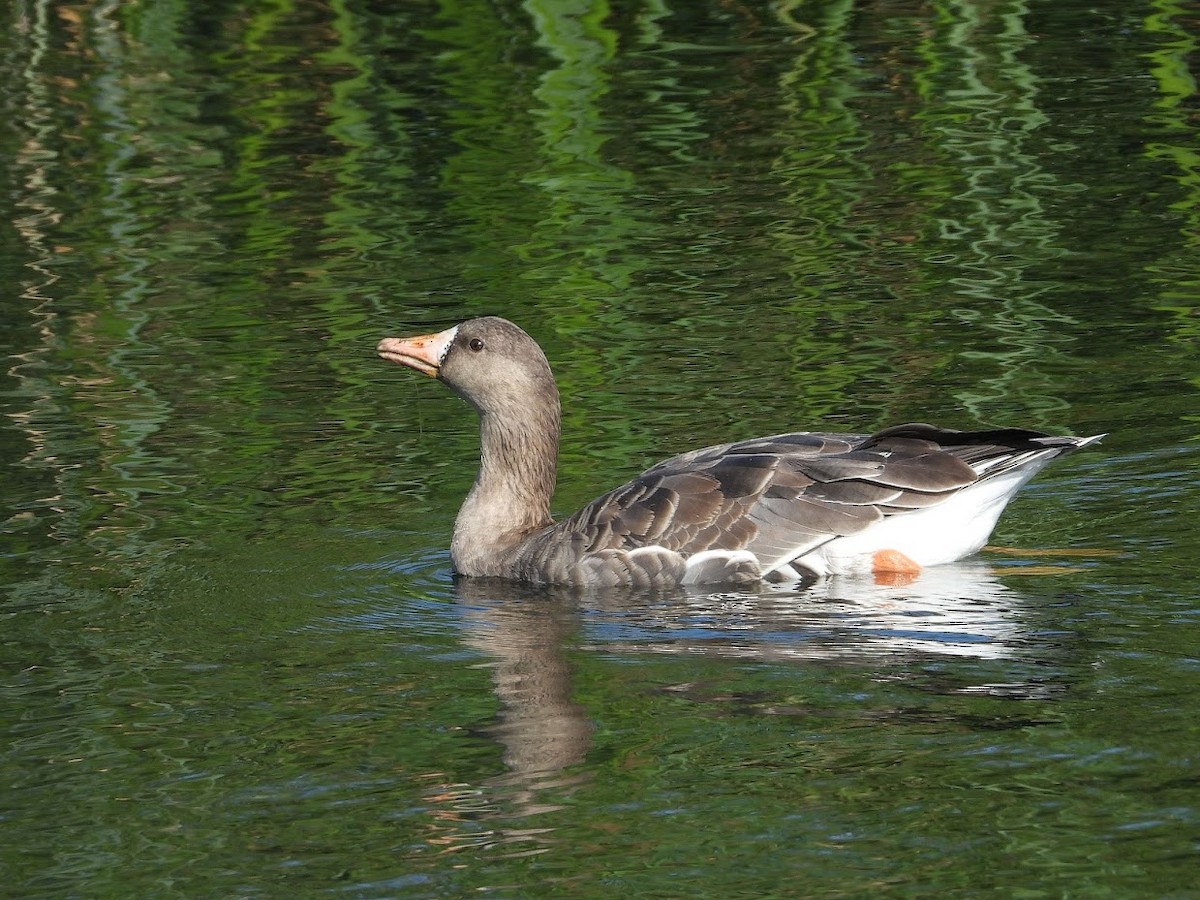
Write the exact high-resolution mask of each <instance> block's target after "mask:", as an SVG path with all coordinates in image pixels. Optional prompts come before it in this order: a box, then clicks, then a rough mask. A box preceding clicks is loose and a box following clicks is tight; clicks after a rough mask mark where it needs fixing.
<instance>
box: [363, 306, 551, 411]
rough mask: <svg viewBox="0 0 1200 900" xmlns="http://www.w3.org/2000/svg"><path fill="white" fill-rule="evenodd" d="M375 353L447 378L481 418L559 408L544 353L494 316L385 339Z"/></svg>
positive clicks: (506, 321) (434, 375) (451, 386)
mask: <svg viewBox="0 0 1200 900" xmlns="http://www.w3.org/2000/svg"><path fill="white" fill-rule="evenodd" d="M377 352H378V353H379V355H380V356H381V357H382V358H383V359H386V360H388V361H389V362H394V363H398V364H399V365H402V366H408V367H409V368H410V369H415V370H416V371H418V372H421V373H423V374H425V375H429V376H431V377H434V378H437V379H438V380H439V381H442V382H444V383H445V384H446V385H447V386H448V387H449V388H451V390H453V391H454V392H455V393H457V394H458V395H459V396H461V397H462V398H463V399H465V400H466V401H467V402H469V403H470V404H471V405H472V406H474V407H475V408H476V409H477V410H478V411H479V414H480V415H481V416H485V417H489V416H493V415H498V416H501V417H517V418H521V417H523V416H524V415H526V414H528V413H529V412H533V411H535V410H544V409H547V408H553V410H554V412H555V418H557V409H558V389H557V388H556V387H555V384H554V375H553V373H552V372H551V371H550V364H549V363H548V362H547V361H546V355H545V354H544V353H543V352H542V348H541V347H539V346H538V345H537V342H536V341H534V339H533V338H531V337H530V336H529V335H527V334H526V333H525V332H524V331H522V330H521V329H520V328H518V327H517V326H516V325H514V324H513V323H512V322H509V321H508V320H507V319H501V318H498V317H495V316H487V317H485V318H480V319H469V320H467V321H466V322H462V323H460V324H458V325H455V326H454V327H453V328H447V329H446V330H445V331H439V332H437V333H436V334H426V335H419V336H417V337H411V338H384V339H383V340H382V341H380V342H379V346H378V348H377Z"/></svg>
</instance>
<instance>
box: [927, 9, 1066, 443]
mask: <svg viewBox="0 0 1200 900" xmlns="http://www.w3.org/2000/svg"><path fill="white" fill-rule="evenodd" d="M936 9H937V17H936V19H935V23H936V27H934V28H932V29H930V31H929V35H928V38H927V39H926V40H925V41H923V42H922V44H921V47H920V49H919V54H920V57H921V59H922V60H923V61H924V62H925V66H924V69H923V70H922V71H919V72H918V73H917V74H916V76H915V84H916V87H917V91H918V93H919V96H920V98H921V101H922V106H921V109H920V110H919V111H918V112H917V113H916V116H915V118H916V120H917V121H918V122H919V123H920V125H921V126H922V129H923V131H924V133H925V136H926V140H927V141H929V143H930V144H931V145H932V146H934V147H935V148H936V149H937V151H938V155H939V156H940V157H941V158H942V159H943V160H944V163H943V164H944V165H945V166H946V167H947V168H946V170H945V175H946V176H948V178H947V180H948V181H952V182H957V183H958V185H959V186H958V188H957V192H956V193H955V195H954V196H953V199H952V200H951V201H950V202H949V203H947V204H946V208H944V209H943V210H942V211H941V212H940V214H937V216H936V221H937V228H938V234H937V238H938V241H939V242H940V243H942V244H945V245H948V246H952V247H957V248H960V249H959V250H958V252H957V253H954V254H953V256H951V255H949V254H946V253H944V252H943V253H941V254H939V258H938V265H947V266H951V267H953V271H954V274H953V275H952V276H951V277H950V278H949V279H947V282H948V284H950V285H953V286H954V288H955V290H956V293H957V294H958V295H959V296H961V297H963V298H964V299H965V302H964V303H963V305H962V306H960V307H959V308H958V309H956V310H954V313H953V314H954V316H955V318H956V319H957V320H958V322H960V323H961V324H962V326H964V327H965V328H966V329H967V333H968V335H970V336H972V337H973V340H970V339H969V340H968V343H977V344H978V345H981V346H976V347H975V348H974V349H967V350H963V351H961V352H960V353H959V354H958V356H959V357H960V358H961V359H962V360H963V362H964V363H965V364H966V366H968V367H969V368H970V369H973V370H977V371H978V376H977V378H976V380H975V383H974V384H973V385H972V386H971V387H970V388H964V389H962V390H960V391H959V392H958V397H959V399H960V400H961V402H962V404H963V406H964V407H965V409H966V410H967V411H968V413H969V414H970V415H971V417H972V418H973V419H975V420H976V421H980V422H990V421H992V411H993V410H994V409H1003V410H1005V411H1006V413H1008V414H1011V410H1013V409H1014V408H1020V409H1023V410H1026V411H1027V412H1028V414H1029V416H1031V417H1032V418H1031V419H1030V424H1040V425H1044V426H1051V425H1054V424H1056V423H1058V421H1059V420H1060V419H1061V418H1062V417H1063V413H1064V412H1065V411H1066V409H1067V404H1066V402H1065V401H1064V400H1062V399H1061V398H1060V397H1059V396H1058V395H1057V393H1056V383H1055V382H1056V378H1055V376H1054V375H1053V374H1051V373H1050V372H1049V371H1048V369H1050V368H1051V367H1053V366H1057V365H1061V364H1063V362H1064V358H1065V357H1064V350H1063V348H1062V344H1063V342H1064V340H1066V339H1065V338H1064V336H1063V334H1062V328H1063V326H1067V325H1072V324H1074V321H1073V320H1072V319H1071V318H1069V317H1067V316H1065V315H1062V314H1060V313H1057V312H1055V311H1054V310H1052V309H1051V308H1049V307H1048V306H1046V305H1045V304H1043V303H1041V302H1039V301H1038V299H1037V298H1038V297H1039V296H1040V295H1042V294H1044V293H1046V291H1047V290H1048V287H1047V286H1044V285H1037V284H1029V283H1027V282H1026V280H1025V278H1024V272H1025V270H1027V269H1029V268H1031V267H1033V266H1037V265H1040V264H1044V263H1047V262H1050V261H1052V260H1054V259H1056V258H1059V257H1061V256H1062V254H1063V252H1064V251H1063V249H1062V248H1061V247H1060V246H1059V245H1058V243H1057V234H1058V231H1059V226H1058V224H1057V223H1055V222H1054V221H1052V220H1051V219H1049V218H1048V217H1047V214H1046V212H1045V210H1044V207H1043V203H1042V200H1041V195H1042V194H1043V193H1044V192H1046V191H1048V190H1053V189H1054V187H1055V185H1054V184H1053V183H1052V181H1051V178H1050V176H1049V175H1048V174H1047V173H1046V172H1045V171H1044V170H1043V168H1042V166H1041V165H1040V163H1039V162H1038V160H1037V158H1036V157H1035V156H1034V155H1032V154H1031V153H1029V152H1028V151H1027V150H1026V149H1025V144H1026V142H1027V139H1028V137H1029V135H1030V134H1031V133H1033V132H1034V131H1035V130H1036V129H1038V128H1039V127H1041V126H1042V125H1044V124H1045V123H1046V121H1047V119H1046V116H1045V114H1044V113H1043V112H1042V111H1041V110H1040V109H1039V107H1038V104H1037V98H1038V95H1039V92H1040V81H1039V76H1038V75H1037V73H1035V72H1034V71H1033V70H1032V69H1031V68H1030V67H1029V66H1028V65H1027V64H1026V63H1024V62H1023V59H1022V51H1023V50H1024V49H1025V48H1027V47H1028V46H1029V45H1030V44H1031V43H1032V41H1033V38H1032V37H1031V36H1030V35H1029V34H1028V33H1027V31H1026V28H1025V19H1026V18H1027V17H1028V16H1029V9H1028V6H1027V4H1025V3H1024V2H1019V0H1013V2H1008V3H1003V4H1000V5H998V6H978V5H971V4H967V5H963V4H958V3H939V4H937V5H936ZM989 373H990V374H989Z"/></svg>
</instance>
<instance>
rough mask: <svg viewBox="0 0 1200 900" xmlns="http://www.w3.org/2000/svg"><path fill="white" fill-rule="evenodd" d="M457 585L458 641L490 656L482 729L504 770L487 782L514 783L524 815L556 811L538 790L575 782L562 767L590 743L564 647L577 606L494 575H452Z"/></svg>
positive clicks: (575, 626)
mask: <svg viewBox="0 0 1200 900" xmlns="http://www.w3.org/2000/svg"><path fill="white" fill-rule="evenodd" d="M456 588H457V592H458V597H459V599H460V600H461V601H462V603H463V605H464V620H465V623H466V625H467V627H468V633H467V635H466V636H465V642H466V643H467V644H468V645H470V646H472V647H474V648H475V649H477V650H480V651H482V652H483V653H485V654H487V655H488V656H489V657H491V658H492V660H493V662H492V679H493V682H494V684H495V688H496V697H497V699H498V700H499V701H500V712H499V715H498V717H497V721H496V723H495V724H494V725H492V726H489V727H487V728H485V729H484V731H485V732H486V733H487V734H489V735H490V736H491V737H493V738H494V739H495V740H497V741H498V742H499V743H500V745H501V746H502V747H503V748H504V755H503V756H504V763H505V766H506V767H507V769H508V772H507V774H506V775H504V776H502V777H500V778H496V779H492V781H491V783H492V784H494V785H498V786H505V787H509V788H512V789H515V791H516V796H515V797H513V798H512V799H513V800H515V802H516V804H517V805H518V806H519V807H521V809H520V811H521V812H522V813H523V814H531V813H536V812H542V811H547V810H549V809H555V808H557V807H556V806H553V805H549V804H546V803H542V802H540V801H539V800H538V794H539V792H542V791H546V790H549V789H560V790H561V789H563V788H569V787H572V786H574V785H575V784H577V783H578V782H579V781H580V780H581V778H582V776H570V777H569V776H565V775H563V774H561V773H562V772H563V770H564V769H566V768H568V767H569V766H572V765H575V764H576V763H579V762H582V761H583V758H584V755H585V754H586V753H587V750H588V748H589V747H590V746H591V736H592V723H591V720H590V719H589V718H588V716H587V713H586V712H585V711H584V709H583V707H582V706H580V705H579V704H578V703H576V702H575V701H574V700H572V699H571V688H572V682H571V666H570V662H569V661H568V659H567V655H566V652H565V648H566V646H567V645H569V644H570V643H571V642H572V641H573V640H574V639H575V638H576V637H577V635H578V633H579V630H580V625H579V607H578V605H577V604H572V603H570V602H569V600H570V598H569V597H568V596H566V595H565V594H564V593H563V592H561V591H555V590H553V589H539V588H537V587H534V586H530V585H522V584H518V583H515V582H507V581H502V580H499V579H480V578H474V579H459V580H458V581H457V583H456Z"/></svg>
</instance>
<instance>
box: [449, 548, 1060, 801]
mask: <svg viewBox="0 0 1200 900" xmlns="http://www.w3.org/2000/svg"><path fill="white" fill-rule="evenodd" d="M456 591H457V593H458V597H459V599H460V601H461V602H462V603H463V605H464V622H465V624H466V626H467V629H468V633H467V635H465V641H466V643H468V644H469V645H470V646H472V647H474V648H475V649H477V650H480V651H482V652H483V653H485V654H486V655H488V656H489V657H491V659H492V660H493V663H492V665H493V667H494V668H493V680H494V683H495V690H496V696H497V699H498V700H499V702H500V713H499V715H498V719H497V722H496V724H495V725H493V726H491V727H489V728H487V729H485V730H486V732H487V733H488V734H489V735H490V736H491V737H493V738H494V739H495V740H497V741H498V742H499V743H500V744H501V745H502V747H503V748H504V762H505V765H506V767H507V770H508V771H507V773H506V775H505V776H503V777H502V778H501V779H498V780H496V781H495V783H496V784H505V785H508V786H510V787H517V788H519V789H520V791H523V793H522V794H521V801H522V803H523V804H524V805H525V811H526V812H533V811H537V810H538V809H542V808H552V807H545V806H544V805H539V802H538V801H537V799H536V796H537V793H538V792H539V791H542V790H544V789H546V788H551V787H554V788H562V787H566V786H570V785H574V784H576V783H578V779H577V778H575V777H570V778H568V777H565V776H563V775H562V774H561V773H562V772H563V770H564V769H567V768H569V767H570V766H573V765H576V764H578V763H580V762H582V761H583V760H584V757H585V755H586V753H587V751H588V749H589V747H590V745H591V735H592V730H593V726H592V722H591V720H590V719H589V717H588V712H587V711H586V710H585V709H584V708H583V707H582V706H580V705H579V704H578V703H576V702H575V701H574V700H572V698H571V692H572V684H571V665H570V662H569V660H568V658H567V655H566V648H567V647H569V646H571V645H572V644H574V643H575V642H576V641H578V640H580V636H581V635H582V646H583V647H584V648H586V649H602V650H605V651H607V652H614V653H686V654H708V655H716V656H725V657H736V658H743V659H753V660H760V661H779V660H822V661H827V662H836V661H841V662H844V663H847V664H854V663H856V662H859V663H861V662H878V660H880V659H881V658H886V659H888V660H890V661H895V660H898V659H903V658H906V657H907V658H920V659H927V658H929V657H931V656H935V657H936V656H947V655H948V656H958V657H975V658H978V659H991V660H998V659H1004V658H1009V657H1017V656H1026V657H1028V656H1029V655H1030V654H1031V653H1033V654H1037V653H1039V652H1041V651H1039V649H1038V647H1037V639H1036V638H1035V631H1034V628H1032V627H1031V626H1030V625H1029V624H1028V623H1027V622H1026V621H1025V618H1026V615H1025V611H1024V610H1025V606H1026V600H1025V598H1024V597H1023V596H1022V595H1021V594H1020V593H1019V592H1017V591H1014V590H1012V589H1011V588H1009V587H1008V586H1007V585H1005V584H1004V583H1003V582H1001V581H1000V578H999V577H998V575H997V573H996V571H995V570H994V569H993V568H992V567H991V566H989V565H988V564H987V563H985V562H982V561H970V562H965V563H958V564H952V565H947V566H942V567H940V568H937V569H930V570H926V571H925V572H923V573H922V574H921V576H920V577H919V578H918V579H916V580H915V581H913V582H912V583H908V584H895V583H893V584H886V583H879V582H877V581H874V580H872V579H870V578H855V577H842V578H830V579H826V580H822V581H818V582H815V583H811V584H807V585H794V586H790V587H772V586H769V585H756V586H753V587H750V588H745V589H740V590H736V591H699V590H694V589H692V590H689V589H684V588H674V589H669V590H666V591H662V592H657V593H647V592H645V591H595V590H593V591H579V590H578V589H571V588H561V587H557V588H555V587H538V586H531V585H524V584H518V583H514V582H508V581H503V580H493V579H470V578H467V579H459V580H458V581H457V582H456ZM1044 649H1045V648H1044V647H1043V648H1041V650H1042V651H1044ZM1019 687H1020V686H1013V685H1006V686H1005V691H1006V695H1007V696H1012V691H1013V690H1014V689H1019ZM979 689H980V690H985V691H986V690H988V686H987V685H980V686H979ZM1030 689H1031V690H1034V687H1033V686H1031V688H1030Z"/></svg>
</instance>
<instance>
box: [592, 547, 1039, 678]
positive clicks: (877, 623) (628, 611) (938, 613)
mask: <svg viewBox="0 0 1200 900" xmlns="http://www.w3.org/2000/svg"><path fill="white" fill-rule="evenodd" d="M598 599H602V602H600V603H597V605H596V606H594V607H593V615H592V621H591V623H590V624H591V625H592V627H593V628H594V629H595V630H596V633H597V636H598V637H599V638H600V642H601V643H602V644H603V645H604V646H605V647H606V648H607V649H610V650H614V651H626V652H629V651H634V652H636V651H643V652H660V653H663V652H666V653H669V652H675V653H705V654H713V655H719V656H733V657H743V658H752V659H758V660H783V659H816V660H826V661H837V660H842V661H845V662H854V661H856V660H867V659H878V658H880V657H886V658H889V659H896V658H899V657H901V656H904V655H909V656H911V655H921V656H925V655H932V656H966V657H975V658H979V659H1004V658H1007V657H1012V656H1014V655H1017V654H1021V653H1025V654H1027V653H1028V651H1029V642H1030V631H1031V629H1030V628H1029V627H1028V625H1027V624H1026V623H1025V622H1024V618H1025V616H1024V608H1025V605H1026V602H1025V598H1024V597H1023V596H1022V595H1021V594H1020V593H1018V592H1016V591H1014V590H1012V589H1011V588H1009V587H1008V586H1007V585H1005V584H1004V583H1003V582H1001V581H1000V579H999V577H998V576H997V574H996V572H995V570H994V569H993V568H992V567H991V566H989V565H988V564H987V563H985V562H981V561H978V560H972V561H967V562H962V563H955V564H951V565H946V566H941V567H938V568H935V569H927V570H925V571H924V572H922V573H921V575H920V577H919V578H917V579H916V580H914V581H912V582H909V583H895V582H893V583H886V582H880V581H876V580H874V579H872V578H870V577H869V576H863V577H858V576H842V577H833V578H827V579H823V580H820V581H817V582H814V583H810V584H807V585H803V586H797V585H786V586H771V585H762V586H760V587H759V588H758V589H757V590H739V591H730V592H703V593H701V592H696V591H692V592H687V593H684V592H680V593H679V594H678V595H677V596H675V597H672V598H670V599H669V601H667V602H661V603H658V604H653V605H640V606H639V605H635V604H630V603H628V602H627V601H626V600H624V599H623V598H613V597H608V598H598Z"/></svg>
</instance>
